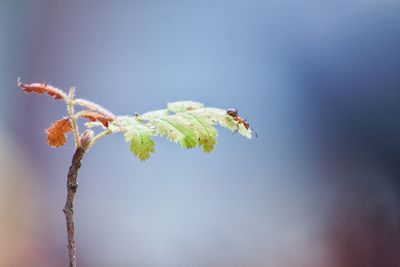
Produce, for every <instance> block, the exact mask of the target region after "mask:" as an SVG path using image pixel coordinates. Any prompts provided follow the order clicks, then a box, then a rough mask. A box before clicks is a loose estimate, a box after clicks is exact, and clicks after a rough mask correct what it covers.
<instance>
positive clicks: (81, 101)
mask: <svg viewBox="0 0 400 267" xmlns="http://www.w3.org/2000/svg"><path fill="white" fill-rule="evenodd" d="M73 104H74V105H79V106H82V107H85V108H88V109H90V110H94V111H98V112H100V113H101V114H103V115H106V116H107V117H110V118H115V115H114V114H113V113H112V112H111V111H109V110H108V109H106V108H104V107H102V106H100V105H99V104H97V103H94V102H92V101H89V100H86V99H82V98H77V99H74V102H73Z"/></svg>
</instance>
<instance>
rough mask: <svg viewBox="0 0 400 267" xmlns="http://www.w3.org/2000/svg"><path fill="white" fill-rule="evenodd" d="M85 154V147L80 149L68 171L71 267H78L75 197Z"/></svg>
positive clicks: (67, 211)
mask: <svg viewBox="0 0 400 267" xmlns="http://www.w3.org/2000/svg"><path fill="white" fill-rule="evenodd" d="M84 154H85V149H84V148H83V147H78V148H77V149H76V150H75V153H74V156H73V157H72V163H71V166H70V167H69V171H68V179H67V201H66V203H65V207H64V209H63V211H64V214H65V219H66V222H67V236H68V255H69V266H70V267H76V249H75V237H74V235H75V229H74V197H75V193H76V190H77V189H78V184H77V182H76V180H77V177H78V170H79V168H80V167H81V160H82V158H83V156H84Z"/></svg>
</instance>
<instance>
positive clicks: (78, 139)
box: [68, 87, 81, 147]
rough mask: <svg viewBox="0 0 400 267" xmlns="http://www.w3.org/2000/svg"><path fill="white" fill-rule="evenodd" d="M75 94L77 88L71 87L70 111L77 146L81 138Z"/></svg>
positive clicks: (69, 97) (79, 144)
mask: <svg viewBox="0 0 400 267" xmlns="http://www.w3.org/2000/svg"><path fill="white" fill-rule="evenodd" d="M74 96H75V88H74V87H71V89H69V96H68V113H69V116H70V118H71V121H72V128H73V130H74V137H75V143H76V147H80V146H81V140H80V138H79V129H78V124H77V123H76V118H75V113H74V104H73V101H74Z"/></svg>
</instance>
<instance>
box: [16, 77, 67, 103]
mask: <svg viewBox="0 0 400 267" xmlns="http://www.w3.org/2000/svg"><path fill="white" fill-rule="evenodd" d="M17 85H18V86H19V87H20V88H21V89H22V91H24V92H25V93H36V94H38V95H41V94H48V95H49V96H52V97H53V98H54V99H66V98H67V95H66V94H65V93H64V92H63V91H61V90H60V89H58V88H55V87H53V86H51V85H48V84H45V83H31V84H24V83H22V82H21V80H20V79H19V78H18V81H17Z"/></svg>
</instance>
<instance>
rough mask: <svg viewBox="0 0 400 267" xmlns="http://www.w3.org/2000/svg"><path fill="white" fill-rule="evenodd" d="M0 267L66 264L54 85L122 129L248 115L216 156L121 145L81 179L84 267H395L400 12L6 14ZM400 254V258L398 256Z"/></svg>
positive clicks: (14, 5)
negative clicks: (170, 114)
mask: <svg viewBox="0 0 400 267" xmlns="http://www.w3.org/2000/svg"><path fill="white" fill-rule="evenodd" d="M0 38H1V42H0V59H1V60H0V84H1V89H0V148H1V149H0V172H1V173H0V216H1V217H0V218H1V220H0V233H1V234H0V236H1V237H0V266H61V265H65V263H66V261H67V253H66V234H65V221H64V220H65V218H64V215H63V214H62V207H63V205H64V203H65V194H66V192H65V191H66V190H65V183H66V173H67V170H68V167H69V163H70V158H71V156H72V153H73V151H74V145H73V140H72V138H71V137H72V136H70V138H69V142H68V143H67V145H66V146H65V147H63V148H61V149H57V150H56V149H52V148H50V147H48V146H47V145H46V138H45V135H44V132H43V129H45V128H47V127H48V126H49V125H50V124H51V122H53V121H54V120H57V119H59V118H61V117H63V116H65V115H66V111H65V108H64V106H63V103H61V102H57V101H53V100H51V99H50V98H49V97H46V96H40V97H39V96H36V95H35V96H33V95H25V94H23V93H22V92H21V91H20V90H19V89H18V88H17V87H16V79H17V77H21V78H22V80H23V81H24V82H27V83H30V82H47V83H50V84H52V85H54V86H57V87H59V88H62V89H63V90H65V91H68V88H69V87H70V86H76V87H77V96H78V97H82V98H86V99H90V100H92V101H95V102H97V103H99V104H101V105H103V106H105V107H107V108H108V109H110V110H111V111H113V112H114V113H116V114H121V115H125V114H133V113H134V112H139V113H142V112H146V111H149V110H154V109H159V108H164V107H165V106H166V103H168V102H172V101H177V100H188V99H190V100H194V101H200V102H203V103H205V104H206V105H207V106H212V107H220V108H229V107H235V108H237V109H239V112H240V114H241V115H242V116H243V117H245V118H247V120H248V121H249V122H250V124H251V126H252V127H253V128H254V129H255V130H256V132H257V133H258V138H256V139H252V140H247V139H245V138H243V137H241V136H239V135H238V134H236V135H232V134H231V133H230V132H229V131H227V130H226V129H220V136H219V138H218V146H217V147H216V149H215V151H214V152H213V153H211V154H204V153H202V151H201V150H200V149H195V150H194V151H188V150H183V149H181V148H180V147H179V146H177V145H175V144H172V143H169V142H168V141H166V140H165V139H160V138H157V140H156V143H157V146H156V154H154V155H153V156H152V157H151V159H150V160H149V161H146V162H144V163H143V162H140V161H139V160H137V159H136V158H135V157H134V156H133V155H132V154H131V153H130V151H129V146H128V144H127V143H125V142H124V140H123V138H122V136H121V135H115V136H111V137H108V138H105V139H103V140H101V141H100V142H99V143H98V144H97V145H96V146H95V147H94V148H93V150H91V151H90V153H88V154H87V156H86V157H85V159H84V161H83V167H82V168H81V171H80V173H79V177H78V182H79V189H78V193H77V197H76V207H75V212H76V213H75V214H76V215H75V220H76V239H77V250H78V263H81V264H80V266H274V267H280V266H285V267H286V266H289V267H291V266H308V267H313V266H315V267H317V266H328V267H339V266H340V267H342V266H349V267H350V266H352V267H354V266H363V267H368V266H371V267H372V266H375V267H376V266H397V265H396V264H400V259H399V255H398V253H397V252H398V251H399V249H400V245H399V244H400V238H399V229H400V228H399V225H400V214H399V210H400V209H399V208H400V205H399V195H400V194H399V193H400V180H399V177H400V168H399V166H400V164H399V161H400V119H399V114H400V105H399V100H400V3H399V2H398V1H390V0H383V1H372V0H371V1H84V2H82V1H4V0H3V1H0ZM396 251H397V252H396Z"/></svg>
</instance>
